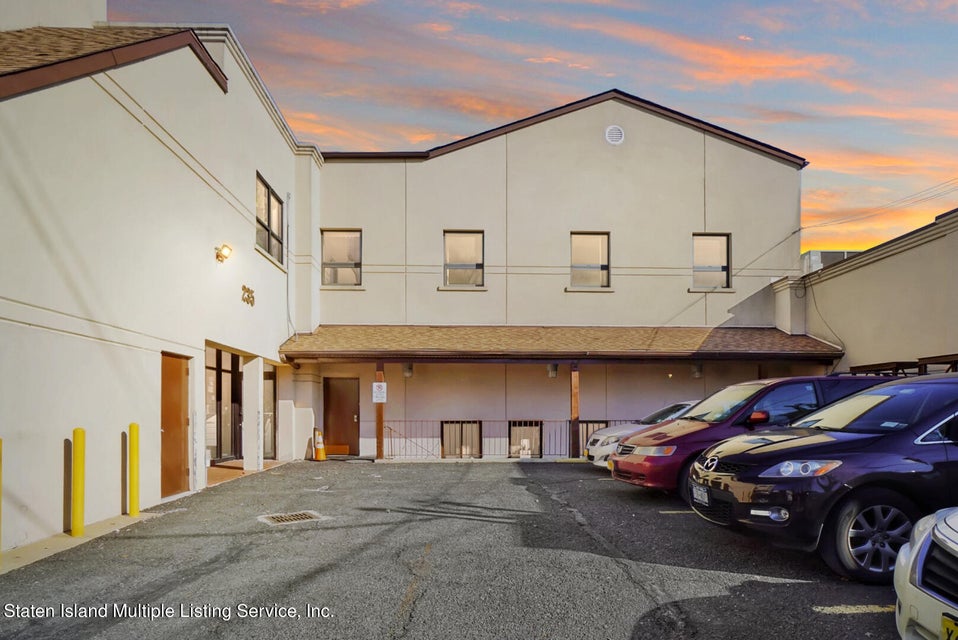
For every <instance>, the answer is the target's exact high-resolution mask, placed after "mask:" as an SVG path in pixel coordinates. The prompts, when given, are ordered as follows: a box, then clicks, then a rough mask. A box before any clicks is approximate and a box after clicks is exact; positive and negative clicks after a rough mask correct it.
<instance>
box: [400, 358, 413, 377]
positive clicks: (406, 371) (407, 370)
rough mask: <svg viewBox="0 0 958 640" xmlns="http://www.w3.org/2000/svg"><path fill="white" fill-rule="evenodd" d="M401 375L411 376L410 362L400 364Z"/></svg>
mask: <svg viewBox="0 0 958 640" xmlns="http://www.w3.org/2000/svg"><path fill="white" fill-rule="evenodd" d="M402 377H403V378H411V377H412V363H411V362H407V363H406V364H404V365H403V366H402Z"/></svg>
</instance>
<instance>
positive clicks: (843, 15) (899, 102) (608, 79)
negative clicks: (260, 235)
mask: <svg viewBox="0 0 958 640" xmlns="http://www.w3.org/2000/svg"><path fill="white" fill-rule="evenodd" d="M109 18H110V20H111V21H119V22H128V21H134V22H160V23H216V24H229V25H230V26H231V27H232V29H233V31H234V32H235V33H236V35H237V37H238V39H239V41H240V43H241V44H242V46H243V47H244V49H245V50H246V53H247V55H249V57H250V59H251V60H252V62H253V64H254V66H255V67H256V69H257V71H258V72H259V74H260V76H261V77H262V78H263V80H264V82H265V84H266V86H267V87H268V89H269V91H270V93H271V94H272V96H273V99H274V100H275V101H276V103H277V105H278V106H279V107H280V109H281V110H282V112H283V114H284V115H285V117H286V119H287V121H288V122H289V124H290V126H291V127H292V128H293V130H294V131H295V132H296V134H297V136H298V137H299V138H300V140H302V141H304V142H313V143H315V144H316V145H317V146H318V147H319V148H320V150H321V151H334V150H335V151H344V150H345V151H408V150H421V149H429V148H431V147H435V146H438V145H441V144H445V143H447V142H451V141H453V140H455V139H457V138H461V137H464V136H468V135H472V134H475V133H479V132H482V131H485V130H487V129H491V128H494V127H497V126H499V125H502V124H506V123H509V122H512V121H514V120H518V119H520V118H523V117H526V116H529V115H533V114H536V113H539V112H541V111H545V110H547V109H551V108H553V107H557V106H560V105H563V104H567V103H569V102H573V101H575V100H578V99H580V98H585V97H588V96H591V95H594V94H597V93H601V92H603V91H606V90H608V89H612V88H617V89H621V90H622V91H625V92H627V93H631V94H634V95H637V96H639V97H641V98H644V99H646V100H650V101H652V102H656V103H659V104H661V105H663V106H666V107H669V108H671V109H675V110H677V111H681V112H683V113H685V114H688V115H691V116H694V117H696V118H700V119H702V120H705V121H708V122H711V123H713V124H717V125H720V126H722V127H725V128H728V129H731V130H733V131H735V132H737V133H740V134H743V135H746V136H748V137H751V138H756V139H758V140H761V141H763V142H765V143H768V144H771V145H774V146H776V147H780V148H782V149H784V150H786V151H789V152H791V153H794V154H797V155H799V156H802V157H804V158H806V159H807V160H808V161H809V162H810V164H809V166H808V167H806V168H805V169H804V170H803V172H802V185H803V192H802V225H803V228H804V229H803V232H802V238H803V240H802V248H803V250H809V249H864V248H867V247H870V246H873V245H875V244H878V243H880V242H883V241H885V240H888V239H890V238H892V237H895V236H897V235H900V234H902V233H905V232H907V231H910V230H912V229H914V228H916V227H919V226H921V225H924V224H927V223H929V222H931V221H932V220H933V219H934V217H935V216H936V215H938V214H940V213H943V212H945V211H948V210H950V209H953V208H955V207H958V153H956V151H958V64H956V60H958V38H956V37H955V35H956V33H958V0H879V1H869V0H803V1H801V2H794V1H789V2H786V1H784V0H781V1H776V2H757V1H741V2H721V1H718V0H530V1H526V0H490V1H478V0H477V1H457V0H109Z"/></svg>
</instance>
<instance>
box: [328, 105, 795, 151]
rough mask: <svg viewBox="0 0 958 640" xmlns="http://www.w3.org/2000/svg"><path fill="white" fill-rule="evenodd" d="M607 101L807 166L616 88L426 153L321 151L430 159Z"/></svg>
mask: <svg viewBox="0 0 958 640" xmlns="http://www.w3.org/2000/svg"><path fill="white" fill-rule="evenodd" d="M609 100H614V101H616V102H620V103H622V104H627V105H630V106H633V107H636V108H638V109H642V110H644V111H646V112H647V113H652V114H654V115H657V116H659V117H662V118H665V119H667V120H671V121H673V122H677V123H679V124H682V125H685V126H688V127H692V128H693V129H697V130H699V131H702V132H703V133H706V134H709V135H712V136H715V137H718V138H722V139H724V140H727V141H729V142H732V143H734V144H737V145H740V146H742V147H745V148H748V149H751V150H752V151H756V152H758V153H761V154H764V155H766V156H769V157H772V158H775V159H776V160H779V161H781V162H785V163H786V164H789V165H791V166H793V167H795V168H796V169H799V170H801V169H803V168H805V167H806V166H808V161H807V160H806V159H805V158H803V157H801V156H798V155H795V154H794V153H790V152H788V151H785V150H784V149H780V148H778V147H775V146H772V145H770V144H767V143H765V142H761V141H760V140H756V139H754V138H750V137H748V136H744V135H742V134H740V133H736V132H734V131H731V130H729V129H726V128H724V127H720V126H718V125H715V124H712V123H709V122H706V121H705V120H700V119H699V118H695V117H692V116H690V115H686V114H684V113H681V112H679V111H676V110H674V109H669V108H668V107H664V106H662V105H660V104H656V103H654V102H650V101H649V100H645V99H643V98H640V97H638V96H634V95H632V94H629V93H626V92H625V91H621V90H619V89H610V90H609V91H605V92H603V93H600V94H597V95H594V96H590V97H588V98H583V99H581V100H577V101H575V102H571V103H569V104H566V105H563V106H561V107H556V108H554V109H550V110H548V111H545V112H543V113H539V114H536V115H532V116H529V117H527V118H523V119H521V120H517V121H515V122H511V123H509V124H506V125H503V126H501V127H496V128H495V129H490V130H488V131H484V132H482V133H477V134H475V135H471V136H468V137H466V138H462V139H460V140H456V141H454V142H450V143H448V144H444V145H441V146H438V147H434V148H432V149H429V150H428V151H405V152H404V151H383V152H378V151H325V152H323V157H324V158H325V159H326V160H327V161H333V162H335V161H345V162H357V161H367V162H368V161H423V160H429V159H432V158H436V157H439V156H442V155H445V154H447V153H451V152H453V151H457V150H459V149H462V148H464V147H469V146H472V145H474V144H478V143H480V142H484V141H486V140H490V139H492V138H496V137H499V136H502V135H505V134H508V133H512V132H514V131H518V130H520V129H524V128H526V127H530V126H532V125H535V124H538V123H540V122H544V121H546V120H551V119H553V118H557V117H559V116H563V115H565V114H568V113H572V112H575V111H579V110H580V109H585V108H588V107H591V106H594V105H596V104H599V103H602V102H607V101H609Z"/></svg>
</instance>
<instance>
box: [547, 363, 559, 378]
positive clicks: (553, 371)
mask: <svg viewBox="0 0 958 640" xmlns="http://www.w3.org/2000/svg"><path fill="white" fill-rule="evenodd" d="M546 374H548V376H549V377H550V378H555V377H556V376H557V375H559V365H557V364H547V365H546Z"/></svg>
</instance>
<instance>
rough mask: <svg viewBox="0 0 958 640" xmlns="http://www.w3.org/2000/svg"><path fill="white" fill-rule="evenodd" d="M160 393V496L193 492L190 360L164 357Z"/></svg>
mask: <svg viewBox="0 0 958 640" xmlns="http://www.w3.org/2000/svg"><path fill="white" fill-rule="evenodd" d="M162 357H163V364H162V379H161V390H160V396H161V398H160V495H161V496H163V497H164V498H165V497H166V496H171V495H175V494H177V493H183V492H184V491H189V490H190V465H189V434H190V424H189V405H190V391H189V377H188V375H189V360H187V359H186V358H181V357H179V356H173V355H167V354H165V353H164V354H163V356H162Z"/></svg>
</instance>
